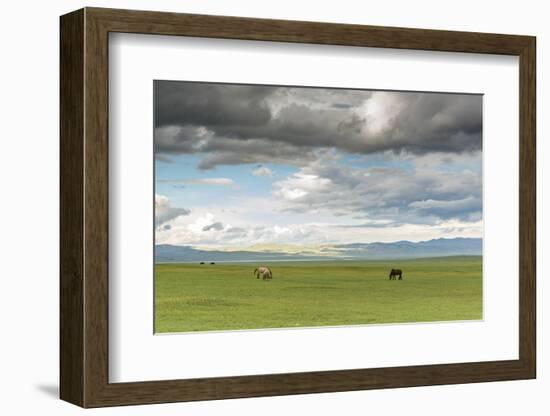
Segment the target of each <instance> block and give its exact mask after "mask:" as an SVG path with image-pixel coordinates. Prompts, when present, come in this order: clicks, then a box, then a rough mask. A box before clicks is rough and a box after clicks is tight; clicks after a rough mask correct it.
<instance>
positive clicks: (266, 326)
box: [60, 8, 536, 407]
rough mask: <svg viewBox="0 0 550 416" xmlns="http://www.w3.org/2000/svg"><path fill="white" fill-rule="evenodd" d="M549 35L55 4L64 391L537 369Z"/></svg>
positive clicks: (219, 395)
mask: <svg viewBox="0 0 550 416" xmlns="http://www.w3.org/2000/svg"><path fill="white" fill-rule="evenodd" d="M535 49H536V47H535V38H534V37H530V36H519V35H501V34H486V33H468V32H452V31H436V30H422V29H404V28H390V27H376V26H361V25H345V24H329V23H315V22H296V21H283V20H267V19H251V18H240V17H226V16H206V15H190V14H175V13H160V12H146V11H129V10H114V9H99V8H85V9H81V10H78V11H75V12H72V13H70V14H67V15H64V16H62V17H61V51H60V52H61V128H60V131H61V173H60V176H61V177H60V184H61V248H60V251H61V268H60V269H61V272H60V274H61V276H60V279H61V289H60V290H61V293H60V295H61V304H60V324H61V334H60V337H61V338H60V341H61V347H60V349H61V350H60V360H61V363H60V372H61V385H60V396H61V398H62V399H63V400H66V401H68V402H71V403H74V404H77V405H79V406H82V407H102V406H116V405H129V404H146V403H164V402H177V401H191V400H213V399H225V398H238V397H258V396H269V395H288V394H304V393H320V392H336V391H350V390H364V389H379V388H398V387H412V386H426V385H437V384H456V383H473V382H487V381H501V380H521V379H531V378H535V376H536V333H535V310H536V307H535V306H536V305H535V282H536V275H535V248H536V235H535V221H536V208H535V207H536V193H535V185H536V178H535V160H536V151H535V124H536V123H535V121H536V120H535V110H536V97H535Z"/></svg>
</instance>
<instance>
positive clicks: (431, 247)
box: [155, 238, 482, 263]
mask: <svg viewBox="0 0 550 416" xmlns="http://www.w3.org/2000/svg"><path fill="white" fill-rule="evenodd" d="M481 254H482V239H481V238H438V239H434V240H429V241H420V242H417V243H414V242H411V241H396V242H393V243H353V244H337V245H323V246H319V247H317V248H316V249H315V250H311V249H310V248H307V247H306V248H304V250H303V252H300V250H299V249H297V248H296V247H294V249H293V250H292V252H290V253H289V252H283V251H277V250H276V248H273V249H271V250H267V249H266V250H265V251H258V250H257V249H256V250H250V251H247V250H240V251H221V250H218V251H216V250H201V249H197V248H193V247H189V246H175V245H169V244H159V245H156V246H155V261H156V262H157V263H171V262H182V263H183V262H201V261H204V262H212V261H213V262H216V261H217V262H243V261H251V262H253V261H264V262H266V261H285V260H286V261H298V260H301V261H306V260H336V259H340V260H384V259H411V258H426V257H444V256H480V255H481Z"/></svg>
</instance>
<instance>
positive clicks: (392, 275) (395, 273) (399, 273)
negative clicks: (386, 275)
mask: <svg viewBox="0 0 550 416" xmlns="http://www.w3.org/2000/svg"><path fill="white" fill-rule="evenodd" d="M396 276H399V280H403V272H402V271H401V269H391V272H390V280H395V278H396Z"/></svg>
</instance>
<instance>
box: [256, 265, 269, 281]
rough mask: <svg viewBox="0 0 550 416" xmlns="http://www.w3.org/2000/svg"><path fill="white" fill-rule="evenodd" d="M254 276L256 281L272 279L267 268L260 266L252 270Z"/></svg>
mask: <svg viewBox="0 0 550 416" xmlns="http://www.w3.org/2000/svg"><path fill="white" fill-rule="evenodd" d="M254 276H256V279H259V278H260V277H261V278H262V279H263V280H271V279H273V272H272V271H271V269H270V268H269V267H265V266H260V267H258V268H257V269H254Z"/></svg>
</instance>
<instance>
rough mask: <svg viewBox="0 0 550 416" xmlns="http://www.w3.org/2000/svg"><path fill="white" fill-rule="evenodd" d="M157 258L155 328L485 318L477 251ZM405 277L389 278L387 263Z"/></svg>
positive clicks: (177, 329) (185, 329)
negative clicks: (340, 257)
mask: <svg viewBox="0 0 550 416" xmlns="http://www.w3.org/2000/svg"><path fill="white" fill-rule="evenodd" d="M267 265H268V266H269V267H270V268H271V270H272V271H273V280H270V281H269V280H268V281H263V280H261V279H260V280H258V279H256V278H255V277H254V276H253V271H254V268H255V267H257V264H255V263H217V264H214V265H211V264H203V265H201V264H198V263H195V264H189V263H178V264H157V265H156V270H155V332H157V333H166V332H190V331H211V330H234V329H258V328H288V327H313V326H335V325H357V324H381V323H398V322H430V321H452V320H475V319H481V318H482V258H481V257H478V256H465V257H444V258H433V259H418V260H399V261H395V260H391V261H387V260H385V261H327V262H324V261H319V262H273V263H271V264H267ZM392 267H393V268H401V269H402V270H403V280H402V281H399V280H392V281H390V280H388V274H389V270H390V269H391V268H392Z"/></svg>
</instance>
